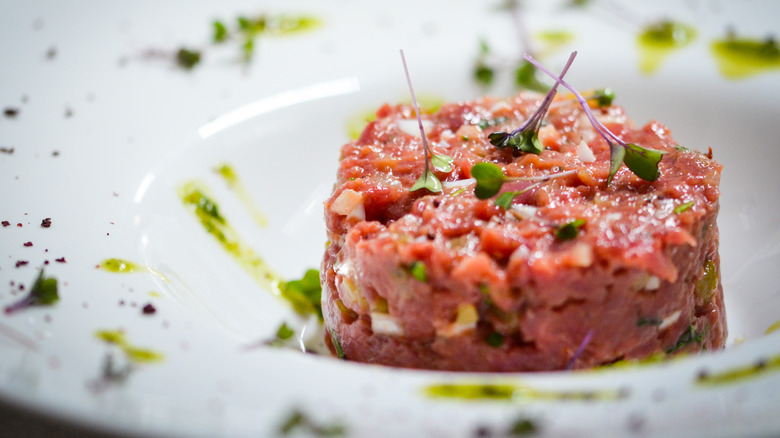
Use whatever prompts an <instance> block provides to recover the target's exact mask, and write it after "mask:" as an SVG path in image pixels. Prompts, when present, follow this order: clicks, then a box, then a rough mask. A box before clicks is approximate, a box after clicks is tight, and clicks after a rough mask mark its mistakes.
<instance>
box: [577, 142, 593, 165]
mask: <svg viewBox="0 0 780 438" xmlns="http://www.w3.org/2000/svg"><path fill="white" fill-rule="evenodd" d="M576 152H577V158H579V159H580V161H582V162H583V163H592V162H594V161H596V156H595V155H593V150H592V149H591V148H590V146H588V144H587V143H585V142H584V141H580V142H579V143H577V149H576Z"/></svg>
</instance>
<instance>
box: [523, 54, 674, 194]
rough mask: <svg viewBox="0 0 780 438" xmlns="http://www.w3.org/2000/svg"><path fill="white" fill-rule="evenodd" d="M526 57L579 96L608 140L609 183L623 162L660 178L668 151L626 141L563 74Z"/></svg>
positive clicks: (648, 178)
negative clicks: (659, 167) (598, 115)
mask: <svg viewBox="0 0 780 438" xmlns="http://www.w3.org/2000/svg"><path fill="white" fill-rule="evenodd" d="M574 53H576V52H574ZM525 59H526V60H528V62H530V63H532V64H533V65H535V66H536V67H537V68H539V70H541V71H543V72H544V73H546V74H547V75H548V76H550V77H551V78H553V79H555V81H556V85H557V84H561V85H563V86H564V87H566V88H567V89H568V90H569V91H571V93H572V94H574V96H575V97H576V98H577V101H578V102H579V103H580V106H581V107H582V109H583V111H585V115H586V116H587V117H588V120H589V121H590V123H591V125H593V128H594V129H595V130H596V132H598V133H599V135H601V136H602V137H603V138H604V140H606V142H607V144H608V145H609V176H608V177H607V185H609V183H610V182H612V178H613V177H614V176H615V173H617V171H618V169H619V168H620V165H621V163H625V164H626V167H628V168H629V169H630V170H631V171H632V172H634V174H636V176H638V177H640V178H642V179H644V180H646V181H655V180H656V179H658V177H659V176H660V172H659V171H658V162H660V161H661V157H662V156H663V154H665V153H666V151H659V150H656V149H650V148H645V147H642V146H639V145H637V144H634V143H626V142H625V141H623V140H622V139H620V137H618V136H617V135H615V134H613V133H612V131H610V130H609V129H607V127H606V126H604V125H603V124H602V123H601V122H599V121H598V119H596V116H594V115H593V112H592V111H591V110H590V106H589V105H588V102H587V100H586V99H585V98H584V97H582V95H581V94H580V93H579V92H578V91H577V90H576V89H575V88H574V87H572V86H571V85H569V84H568V83H566V81H564V80H563V78H562V76H556V75H555V73H553V72H551V71H550V70H548V69H547V68H545V67H544V66H543V65H541V64H540V63H539V62H537V61H536V60H535V59H533V58H532V57H531V56H529V55H525Z"/></svg>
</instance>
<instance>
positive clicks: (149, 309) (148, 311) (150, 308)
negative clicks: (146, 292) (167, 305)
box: [141, 303, 157, 315]
mask: <svg viewBox="0 0 780 438" xmlns="http://www.w3.org/2000/svg"><path fill="white" fill-rule="evenodd" d="M141 312H143V314H144V315H153V314H154V313H155V312H157V309H156V308H155V307H154V305H152V303H148V304H147V305H145V306H144V307H143V308H142V309H141Z"/></svg>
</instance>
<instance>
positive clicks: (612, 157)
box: [607, 141, 626, 185]
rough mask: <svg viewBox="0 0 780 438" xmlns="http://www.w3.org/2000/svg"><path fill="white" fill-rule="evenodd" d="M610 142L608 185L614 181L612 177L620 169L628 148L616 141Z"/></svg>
mask: <svg viewBox="0 0 780 438" xmlns="http://www.w3.org/2000/svg"><path fill="white" fill-rule="evenodd" d="M608 143H609V176H607V185H609V183H611V182H612V178H613V177H614V176H615V174H616V173H617V171H618V169H620V165H621V164H623V159H624V158H625V156H626V148H624V147H623V146H621V145H619V144H617V143H614V142H611V141H610V142H608Z"/></svg>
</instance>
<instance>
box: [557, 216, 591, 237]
mask: <svg viewBox="0 0 780 438" xmlns="http://www.w3.org/2000/svg"><path fill="white" fill-rule="evenodd" d="M583 225H585V219H575V220H573V221H571V222H567V223H565V224H563V225H561V226H560V227H558V228H556V229H555V231H553V234H555V237H556V238H557V239H558V240H572V239H574V238H575V237H577V234H579V231H580V227H582V226H583Z"/></svg>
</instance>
